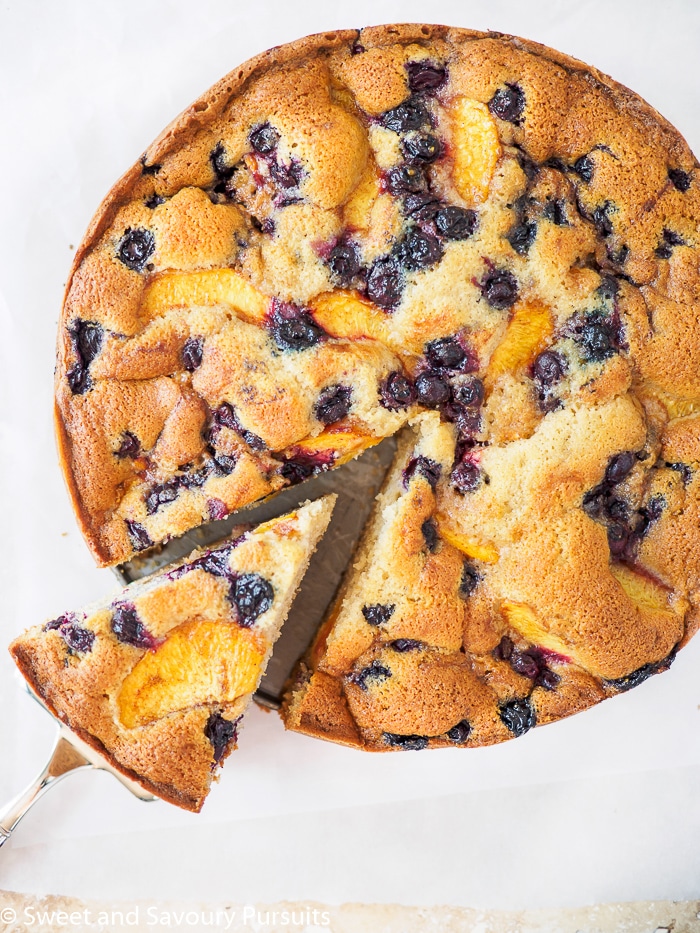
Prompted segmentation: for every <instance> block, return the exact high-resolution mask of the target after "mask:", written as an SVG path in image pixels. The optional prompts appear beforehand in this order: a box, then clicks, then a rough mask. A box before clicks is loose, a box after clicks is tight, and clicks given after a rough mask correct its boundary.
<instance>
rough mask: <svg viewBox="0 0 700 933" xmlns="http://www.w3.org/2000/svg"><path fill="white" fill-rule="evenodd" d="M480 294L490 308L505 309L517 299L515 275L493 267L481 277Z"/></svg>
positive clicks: (511, 305) (510, 306)
mask: <svg viewBox="0 0 700 933" xmlns="http://www.w3.org/2000/svg"><path fill="white" fill-rule="evenodd" d="M480 288H481V294H482V295H483V296H484V298H485V299H486V301H487V302H488V303H489V304H490V305H491V307H492V308H496V309H497V310H498V311H505V310H507V309H508V308H512V307H513V305H514V304H515V302H516V301H517V300H518V283H517V281H516V279H515V276H514V275H513V274H512V273H510V272H508V271H506V270H505V269H495V270H494V271H493V272H489V274H488V275H487V276H486V277H485V278H484V279H483V281H482V282H481V285H480Z"/></svg>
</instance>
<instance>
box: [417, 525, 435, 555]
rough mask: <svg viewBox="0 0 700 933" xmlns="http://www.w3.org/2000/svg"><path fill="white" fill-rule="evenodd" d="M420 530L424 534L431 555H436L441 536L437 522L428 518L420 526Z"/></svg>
mask: <svg viewBox="0 0 700 933" xmlns="http://www.w3.org/2000/svg"><path fill="white" fill-rule="evenodd" d="M420 530H421V532H422V534H423V540H424V541H425V546H426V547H427V549H428V550H429V551H430V553H431V554H434V553H435V552H436V551H437V549H438V547H439V545H440V536H439V534H438V530H437V525H436V524H435V521H434V520H433V519H432V518H427V519H426V520H425V521H424V522H423V524H422V525H421V526H420Z"/></svg>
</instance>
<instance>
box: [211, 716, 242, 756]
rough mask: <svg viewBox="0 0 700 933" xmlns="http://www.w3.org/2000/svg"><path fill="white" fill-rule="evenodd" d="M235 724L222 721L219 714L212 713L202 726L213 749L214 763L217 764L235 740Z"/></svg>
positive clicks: (225, 720)
mask: <svg viewBox="0 0 700 933" xmlns="http://www.w3.org/2000/svg"><path fill="white" fill-rule="evenodd" d="M237 724H238V720H236V722H231V720H230V719H224V717H223V716H222V715H221V713H212V714H211V716H210V717H209V719H207V722H206V725H205V726H204V735H205V736H206V737H207V738H208V739H209V741H210V742H211V744H212V748H213V749H214V762H215V763H217V764H218V762H220V761H221V759H222V758H223V756H224V753H225V752H226V750H227V749H228V747H229V745H230V744H231V743H232V742H235V741H236V739H237V735H236V726H237Z"/></svg>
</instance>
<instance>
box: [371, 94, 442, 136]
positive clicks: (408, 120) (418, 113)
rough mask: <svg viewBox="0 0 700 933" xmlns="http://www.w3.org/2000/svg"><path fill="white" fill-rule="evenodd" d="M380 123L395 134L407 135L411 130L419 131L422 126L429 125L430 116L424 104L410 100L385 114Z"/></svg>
mask: <svg viewBox="0 0 700 933" xmlns="http://www.w3.org/2000/svg"><path fill="white" fill-rule="evenodd" d="M380 122H381V124H382V126H385V127H386V128H387V129H388V130H392V131H393V132H394V133H407V132H408V131H409V130H419V129H420V128H421V126H424V125H425V124H429V123H430V115H429V113H428V111H427V110H426V109H425V107H424V106H423V104H421V103H420V102H419V101H417V100H411V99H410V98H409V100H406V101H404V102H403V103H402V104H399V105H398V107H394V108H393V109H392V110H387V111H386V113H383V114H382V116H381V117H380Z"/></svg>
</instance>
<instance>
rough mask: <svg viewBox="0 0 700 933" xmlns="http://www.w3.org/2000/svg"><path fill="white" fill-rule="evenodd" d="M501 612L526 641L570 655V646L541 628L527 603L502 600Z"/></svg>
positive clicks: (563, 655) (571, 652) (564, 655)
mask: <svg viewBox="0 0 700 933" xmlns="http://www.w3.org/2000/svg"><path fill="white" fill-rule="evenodd" d="M501 613H502V615H503V617H504V618H505V620H506V622H507V623H508V625H510V627H511V628H514V629H515V630H516V631H517V632H520V634H521V635H522V636H523V638H524V639H525V640H526V641H529V642H530V644H532V645H537V646H538V647H540V648H545V649H547V650H548V651H555V652H556V653H557V654H560V655H562V657H565V658H566V657H571V656H572V654H573V650H572V647H571V646H570V645H567V644H566V642H565V641H563V640H562V639H561V638H559V637H558V636H557V635H553V634H552V633H551V632H548V631H547V630H546V629H545V628H543V626H542V624H541V623H540V621H539V619H538V618H537V616H536V615H535V613H534V612H533V610H532V609H531V608H530V606H528V605H527V603H516V602H510V601H509V600H504V601H503V602H502V603H501Z"/></svg>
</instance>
